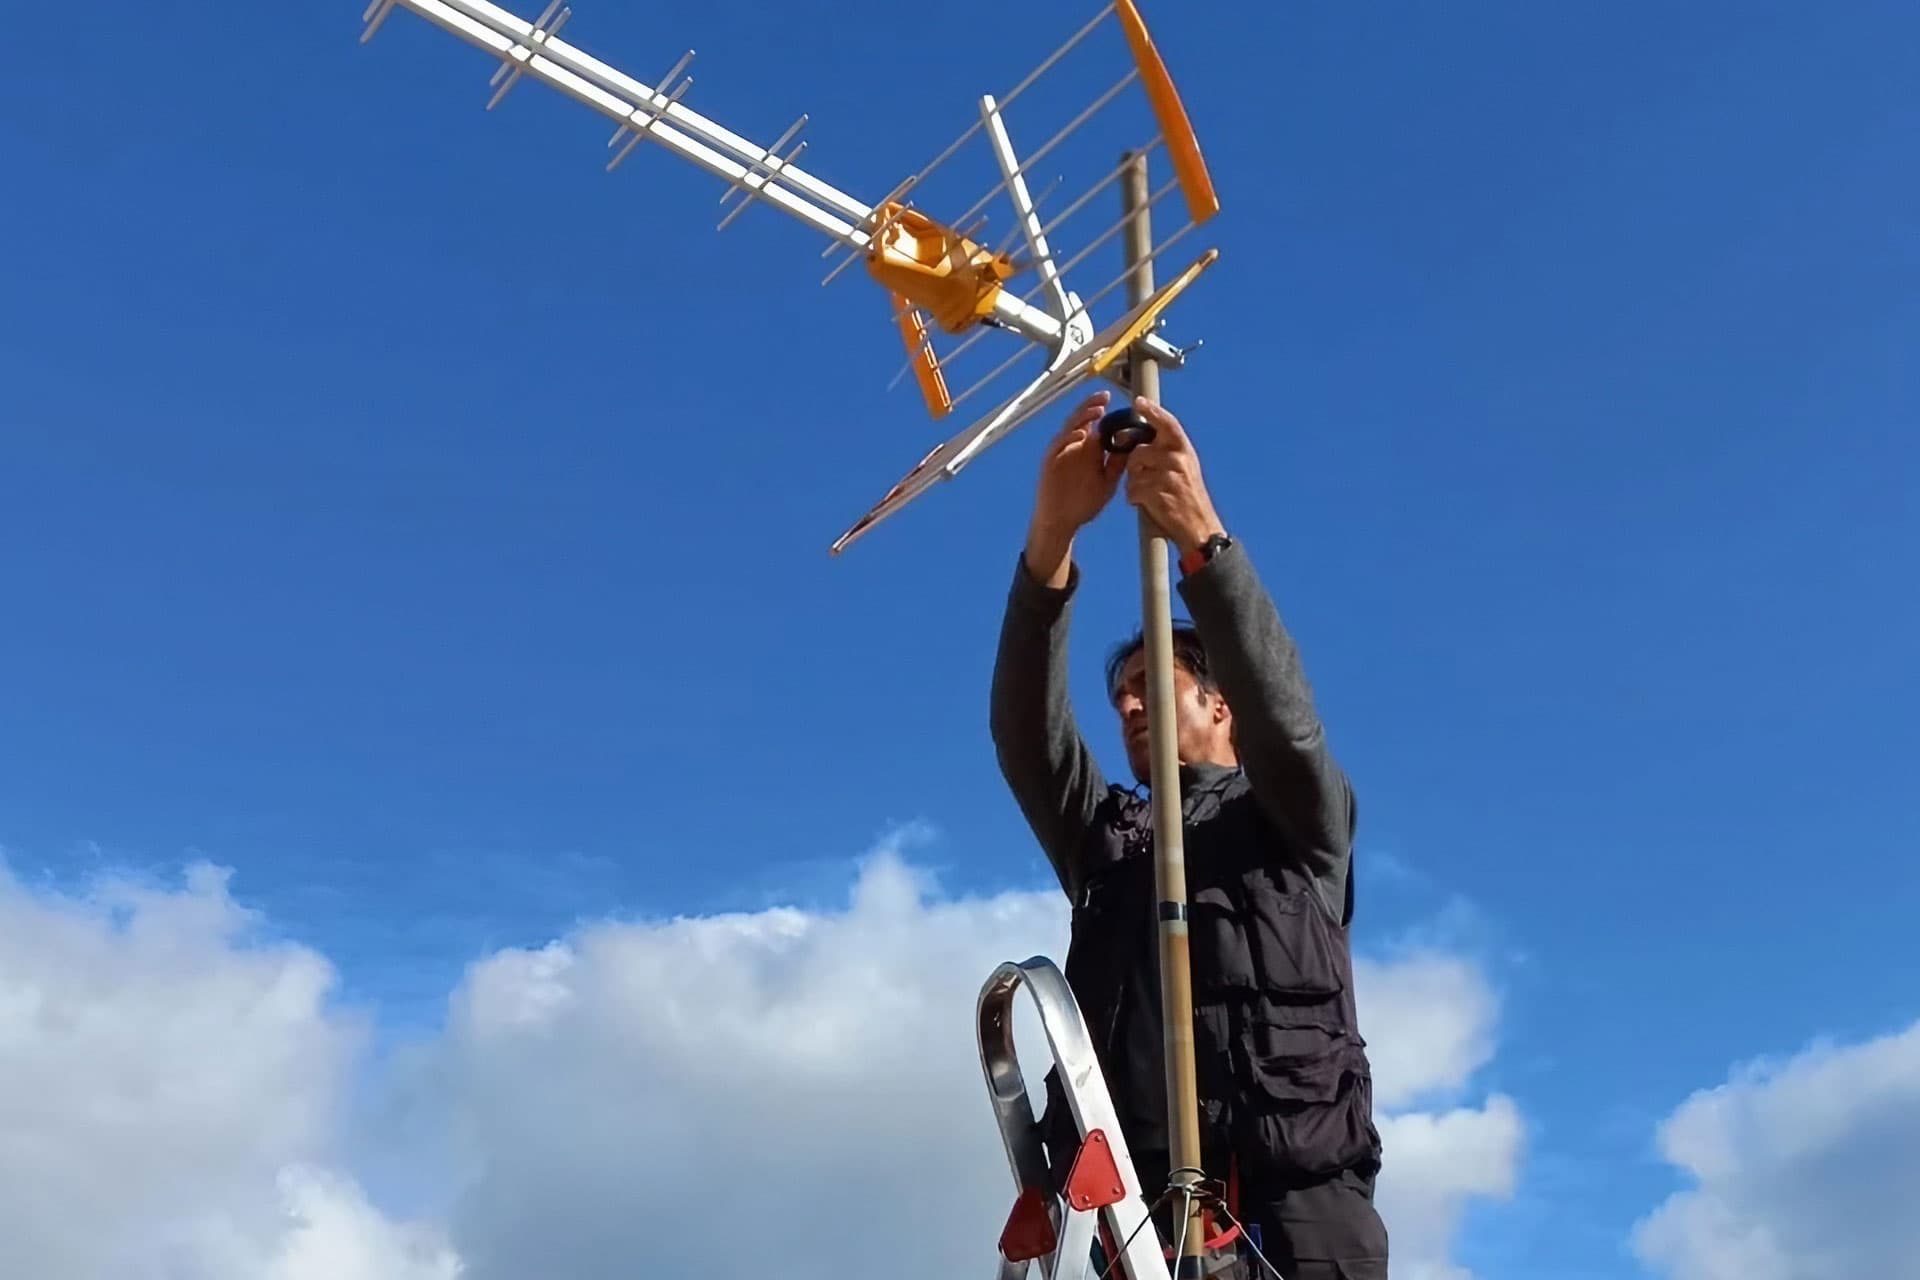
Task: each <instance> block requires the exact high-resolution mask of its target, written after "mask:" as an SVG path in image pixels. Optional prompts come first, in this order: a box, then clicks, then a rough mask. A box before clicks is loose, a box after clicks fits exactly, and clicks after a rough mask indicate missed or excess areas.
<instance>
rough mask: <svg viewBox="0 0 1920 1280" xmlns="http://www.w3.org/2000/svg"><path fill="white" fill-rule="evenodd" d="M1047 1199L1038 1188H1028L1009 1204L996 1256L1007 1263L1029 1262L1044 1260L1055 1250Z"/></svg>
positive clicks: (1056, 1245) (1056, 1242)
mask: <svg viewBox="0 0 1920 1280" xmlns="http://www.w3.org/2000/svg"><path fill="white" fill-rule="evenodd" d="M1050 1199H1051V1197H1049V1196H1048V1195H1046V1194H1045V1193H1043V1192H1042V1191H1041V1190H1040V1189H1039V1188H1038V1187H1028V1188H1027V1189H1026V1190H1025V1191H1022V1192H1021V1193H1020V1198H1019V1199H1017V1200H1015V1201H1014V1202H1013V1212H1012V1213H1010V1214H1008V1215H1007V1225H1006V1227H1005V1228H1004V1229H1003V1230H1002V1231H1001V1232H1000V1256H1001V1257H1003V1258H1005V1259H1006V1260H1007V1261H1008V1262H1032V1261H1033V1260H1034V1259H1035V1258H1044V1257H1046V1256H1047V1255H1049V1254H1051V1253H1052V1252H1053V1251H1054V1250H1055V1249H1056V1248H1058V1247H1059V1240H1058V1239H1057V1238H1056V1237H1055V1236H1054V1233H1053V1216H1052V1215H1051V1214H1050V1213H1049V1212H1048V1208H1047V1204H1048V1201H1049V1200H1050Z"/></svg>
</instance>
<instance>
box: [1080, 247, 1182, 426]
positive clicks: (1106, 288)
mask: <svg viewBox="0 0 1920 1280" xmlns="http://www.w3.org/2000/svg"><path fill="white" fill-rule="evenodd" d="M1199 225H1200V224H1199V223H1197V222H1189V223H1187V225H1186V226H1184V227H1182V228H1180V229H1179V230H1178V231H1176V232H1174V233H1173V234H1172V235H1170V236H1168V237H1167V238H1166V239H1165V240H1162V241H1161V242H1160V243H1159V245H1157V246H1156V247H1155V248H1154V249H1153V250H1152V251H1151V252H1150V253H1148V254H1147V255H1146V257H1144V258H1142V259H1140V261H1141V262H1152V261H1153V260H1154V259H1156V258H1158V257H1159V256H1160V255H1161V254H1163V253H1165V252H1166V251H1167V250H1169V249H1171V248H1173V246H1174V245H1175V244H1178V243H1179V241H1180V237H1181V236H1184V235H1185V234H1187V232H1189V231H1191V230H1193V229H1194V228H1195V227H1197V226H1199ZM1133 270H1134V269H1133V268H1132V267H1127V268H1126V269H1125V270H1123V271H1122V272H1121V273H1120V274H1119V275H1117V276H1115V277H1114V278H1113V279H1111V280H1109V281H1108V282H1107V283H1106V284H1104V285H1102V286H1101V287H1100V291H1099V292H1098V293H1096V294H1094V295H1093V296H1092V297H1091V298H1088V299H1087V300H1086V301H1085V302H1083V303H1081V304H1080V305H1081V306H1083V307H1086V308H1087V309H1088V310H1092V308H1093V304H1094V303H1096V302H1098V301H1100V299H1102V298H1104V297H1106V296H1107V295H1108V294H1110V293H1112V292H1113V291H1114V290H1115V289H1118V288H1119V287H1120V286H1121V285H1123V284H1125V283H1126V282H1127V277H1128V276H1130V275H1132V274H1133ZM1149 398H1151V397H1149Z"/></svg>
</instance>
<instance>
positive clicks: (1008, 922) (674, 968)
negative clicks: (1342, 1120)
mask: <svg viewBox="0 0 1920 1280" xmlns="http://www.w3.org/2000/svg"><path fill="white" fill-rule="evenodd" d="M256 923H257V922H255V921H253V920H252V919H251V918H250V917H248V916H247V915H246V913H244V912H243V911H241V910H240V909H239V908H237V907H236V906H235V905H234V904H233V902H232V901H231V899H230V898H228V896H227V894H226V887H225V883H224V881H223V879H222V878H221V877H220V876H219V875H218V874H217V873H213V872H210V871H205V870H201V871H196V872H195V873H194V875H193V876H192V878H191V879H190V881H189V883H188V885H187V886H186V887H185V888H184V889H182V890H180V891H177V892H159V891H135V890H131V889H127V888H125V887H116V888H112V889H110V890H108V891H105V892H103V893H101V894H96V895H93V896H92V897H90V898H89V899H87V900H85V901H72V900H67V899H57V898H50V897H47V896H45V895H38V894H30V893H27V892H24V891H23V890H21V889H20V888H19V887H18V886H17V885H14V884H12V883H11V882H7V881H0V1183H4V1184H6V1185H9V1186H23V1187H26V1188H28V1190H29V1192H30V1193H31V1194H32V1195H33V1196H34V1197H35V1198H33V1199H27V1198H25V1197H15V1198H14V1199H12V1200H11V1201H10V1202H7V1203H0V1239H9V1240H10V1241H12V1242H19V1241H22V1240H24V1241H25V1246H24V1247H25V1248H26V1250H27V1252H26V1254H25V1257H26V1259H27V1265H25V1266H24V1267H22V1268H21V1270H22V1273H23V1274H46V1275H60V1276H62V1277H73V1278H74V1280H92V1278H93V1277H96V1276H98V1277H106V1276H109V1275H111V1276H114V1277H133V1278H134V1280H145V1277H147V1276H154V1277H159V1276H162V1275H164V1276H165V1277H167V1280H238V1278H239V1277H241V1276H246V1277H249V1280H252V1278H253V1277H260V1276H265V1277H267V1278H268V1280H319V1277H322V1276H344V1275H351V1276H354V1277H356V1278H365V1280H453V1278H454V1277H456V1276H458V1277H459V1278H460V1280H523V1277H526V1276H530V1275H564V1276H567V1277H569V1278H570V1280H597V1278H598V1277H611V1276H624V1275H628V1274H632V1273H634V1272H635V1271H637V1270H647V1271H649V1272H658V1273H660V1274H693V1273H696V1272H697V1273H699V1274H704V1275H708V1276H712V1277H715V1278H716V1280H727V1277H732V1276H738V1277H742V1278H743V1280H744V1278H745V1277H748V1276H757V1275H761V1274H765V1273H766V1271H767V1269H768V1267H769V1266H775V1267H777V1269H778V1270H779V1271H780V1273H781V1274H782V1275H783V1276H786V1277H791V1278H792V1280H809V1278H810V1277H814V1276H820V1277H825V1276H828V1275H832V1276H833V1277H835V1280H864V1278H865V1277H875V1278H877V1277H880V1276H883V1275H884V1276H892V1275H894V1274H897V1273H898V1271H899V1268H900V1266H901V1259H903V1258H907V1259H921V1260H924V1262H925V1269H929V1270H937V1271H954V1272H958V1273H962V1274H964V1273H965V1271H966V1269H967V1268H969V1267H972V1268H975V1269H976V1271H977V1272H978V1273H982V1274H984V1273H985V1271H986V1270H987V1269H989V1268H990V1267H991V1266H992V1250H993V1247H994V1240H995V1238H996V1237H997V1235H998V1232H999V1228H1000V1226H1001V1222H1002V1220H1003V1218H1004V1215H1005V1212H1006V1209H1007V1207H1008V1204H1009V1200H1010V1195H1009V1192H1010V1181H1009V1178H1008V1175H1007V1171H1006V1162H1005V1157H1004V1155H1003V1153H1002V1152H1001V1150H1000V1146H999V1137H998V1134H997V1132H996V1130H995V1129H994V1126H993V1123H992V1118H991V1113H990V1110H989V1108H988V1104H987V1098H986V1090H985V1084H984V1082H983V1080H982V1079H981V1075H980V1070H979V1066H978V1057H977V1049H976V1046H975V1042H974V1031H973V1026H972V1017H971V1014H972V1009H973V1004H974V1000H975V997H976V995H977V993H978V990H979V987H980V984H981V982H982V981H983V980H984V979H985V977H986V976H987V974H988V972H989V971H990V970H991V968H992V967H993V966H994V965H995V964H997V963H999V962H1000V961H1002V960H1007V959H1024V958H1026V957H1027V956H1029V955H1033V954H1036V953H1042V954H1050V955H1055V956H1058V955H1060V954H1062V953H1063V951H1064V941H1065V936H1066V910H1065V903H1064V901H1063V900H1062V898H1061V896H1060V894H1059V893H1058V892H1057V891H1044V892H1033V893H1005V894H999V895H995V896H990V897H973V898H958V899H956V898H952V897H950V896H946V895H943V894H941V893H939V892H938V890H937V886H935V885H933V884H932V883H931V882H929V881H928V880H927V879H926V878H924V877H923V876H921V875H920V874H919V873H917V872H915V871H913V870H912V869H910V868H909V867H908V866H907V865H906V864H905V863H904V862H903V860H902V858H901V857H900V851H899V849H898V848H897V847H889V848H886V849H883V850H882V851H881V852H880V853H879V854H878V855H877V856H875V857H874V858H872V859H871V860H870V861H869V862H868V863H867V864H866V865H865V867H864V868H863V870H862V871H861V873H860V875H859V877H858V879H857V882H856V884H855V886H854V889H853V893H852V896H851V898H850V900H849V902H848V904H847V905H846V907H845V908H844V909H841V910H837V911H831V912H803V911H795V910H769V911H761V912H755V913H743V914H735V915H724V916H712V917H703V918H693V919H674V920H658V921H602V922H597V923H591V924H586V925H582V926H580V927H578V928H576V929H574V930H572V931H570V932H569V933H568V934H567V935H566V936H565V937H564V938H561V939H559V940H556V941H553V942H551V943H548V944H546V945H541V946H533V947H528V948H524V949H508V950H503V951H499V952H496V953H494V954H492V955H490V956H488V957H486V958H485V959H483V960H482V961H480V962H478V963H476V964H475V965H473V966H472V967H471V969H470V970H469V971H468V972H467V974H466V975H465V977H464V978H463V980H462V981H461V983H460V984H459V986H458V988H457V989H456V990H455V991H454V992H452V993H451V994H450V997H449V1004H448V1016H447V1025H446V1027H445V1028H444V1030H443V1031H442V1032H441V1033H440V1034H439V1035H438V1036H437V1037H436V1038H434V1039H433V1040H431V1041H430V1042H429V1043H428V1044H426V1045H424V1046H421V1047H420V1048H419V1051H418V1052H417V1053H416V1054H414V1055H411V1056H409V1057H406V1058H403V1059H401V1060H400V1066H399V1067H397V1068H394V1069H391V1070H389V1071H388V1072H387V1073H386V1074H384V1075H383V1076H382V1077H381V1079H380V1081H379V1083H378V1085H377V1087H376V1089H375V1090H374V1092H373V1094H371V1095H368V1096H362V1097H360V1098H358V1099H357V1102H358V1104H359V1111H358V1123H359V1124H361V1125H367V1124H372V1125H374V1126H377V1127H378V1128H379V1129H380V1130H381V1131H382V1132H383V1134H386V1135H395V1134H398V1135H402V1136H398V1137H391V1138H390V1140H389V1142H388V1146H389V1147H390V1148H395V1149H402V1150H404V1151H405V1152H406V1153H407V1154H408V1155H409V1157H410V1162H409V1163H408V1164H407V1166H406V1167H405V1169H404V1173H405V1174H406V1175H407V1177H406V1179H403V1180H408V1181H411V1183H412V1184H413V1185H414V1187H415V1189H416V1190H417V1191H419V1192H421V1193H422V1194H423V1195H424V1196H425V1197H426V1198H427V1199H428V1200H429V1201H431V1202H433V1203H435V1204H437V1205H441V1206H444V1213H436V1214H435V1215H434V1216H436V1217H437V1218H439V1219H441V1220H442V1221H443V1229H432V1228H428V1227H420V1226H412V1225H405V1224H401V1223H397V1222H395V1221H394V1220H393V1219H392V1218H391V1217H390V1216H389V1215H388V1214H387V1213H385V1212H383V1211H382V1209H381V1208H380V1207H378V1206H377V1205H376V1204H374V1203H372V1202H371V1201H370V1200H369V1197H368V1195H367V1193H366V1192H365V1190H364V1189H363V1187H362V1185H361V1184H360V1183H359V1182H357V1181H356V1180H355V1179H354V1178H353V1177H352V1176H351V1174H352V1172H354V1170H353V1169H352V1168H351V1166H352V1164H353V1159H352V1152H353V1151H354V1150H359V1151H360V1152H361V1153H362V1154H364V1152H365V1150H366V1147H365V1146H364V1145H363V1146H361V1147H359V1148H353V1147H352V1146H351V1145H350V1144H349V1142H348V1140H347V1135H348V1134H349V1133H350V1132H351V1126H352V1124H353V1123H354V1120H353V1117H351V1116H350V1115H349V1114H348V1103H349V1102H350V1101H355V1100H353V1099H349V1098H348V1096H347V1094H348V1091H349V1083H348V1082H349V1081H350V1080H352V1079H353V1078H354V1077H355V1076H356V1074H357V1073H360V1072H361V1071H362V1069H363V1067H364V1065H365V1063H364V1059H363V1058H361V1057H360V1056H359V1055H360V1052H361V1049H362V1036H361V1029H360V1028H359V1027H357V1026H356V1025H355V1024H354V1023H353V1022H352V1021H351V1020H349V1019H348V1018H347V1017H346V1016H344V1015H343V1014H341V1013H339V1012H337V1011H335V1010H334V1009H333V1008H331V1007H330V1005H329V1003H328V1001H329V998H330V996H331V993H332V989H333V974H332V971H331V969H330V967H329V966H328V965H327V963H326V961H325V960H324V959H323V958H322V957H320V956H318V955H317V954H315V953H313V952H312V951H310V950H307V949H304V948H300V947H295V946H287V945H279V944H272V943H267V942H260V941H257V940H254V939H252V938H250V937H248V936H247V935H248V932H249V930H250V928H251V927H252V926H253V925H254V924H256ZM1359 981H1360V983H1361V986H1362V991H1361V1000H1362V1016H1363V1019H1364V1021H1365V1027H1366V1030H1367V1033H1368V1036H1369V1039H1370V1041H1371V1042H1372V1044H1373V1047H1374V1051H1375V1054H1376V1060H1377V1061H1378V1062H1379V1064H1380V1093H1379V1097H1380V1104H1381V1110H1382V1115H1381V1119H1380V1123H1381V1128H1382V1130H1383V1132H1384V1133H1385V1136H1386V1139H1387V1142H1388V1161H1389V1164H1388V1169H1387V1171H1386V1173H1385V1174H1384V1175H1383V1178H1382V1183H1381V1189H1380V1197H1381V1204H1382V1208H1383V1212H1384V1213H1385V1214H1386V1216H1387V1218H1388V1223H1389V1228H1390V1230H1391V1231H1392V1232H1393V1233H1394V1248H1395V1274H1396V1275H1404V1276H1407V1277H1409V1278H1411V1280H1422V1278H1425V1280H1441V1278H1442V1277H1447V1278H1449V1280H1451V1278H1452V1277H1455V1276H1458V1275H1459V1274H1460V1273H1459V1272H1457V1271H1454V1270H1452V1269H1450V1264H1449V1261H1448V1254H1449V1251H1450V1243H1451V1239H1452V1234H1453V1231H1454V1228H1455V1224H1456V1223H1457V1221H1458V1218H1459V1215H1460V1212H1461V1209H1462V1208H1463V1206H1464V1205H1465V1204H1466V1202H1467V1201H1468V1200H1469V1199H1470V1198H1473V1197H1478V1196H1501V1195H1504V1194H1506V1192H1507V1190H1508V1188H1509V1187H1510V1185H1511V1182H1512V1178H1513V1176H1514V1170H1515V1168H1516V1165H1517V1162H1518V1158H1519V1155H1518V1153H1519V1146H1520V1124H1519V1120H1518V1117H1517V1114H1516V1112H1515V1110H1514V1108H1513V1106H1512V1104H1511V1102H1510V1101H1508V1100H1506V1099H1504V1098H1500V1097H1494V1098H1490V1099H1476V1098H1472V1097H1469V1096H1468V1093H1469V1087H1470V1085H1471V1082H1472V1077H1473V1076H1474V1074H1475V1072H1476V1071H1477V1070H1478V1068H1479V1067H1480V1066H1482V1065H1483V1064H1484V1063H1485V1062H1486V1061H1487V1060H1488V1058H1489V1057H1490V1056H1491V1054H1492V1052H1493V1032H1494V1027H1495V1023H1496V1021H1497V1007H1496V1003H1495V1001H1494V1000H1493V998H1492V996H1491V994H1490V993H1489V991H1488V989H1487V987H1486V984H1485V982H1484V979H1482V978H1481V977H1480V975H1479V974H1478V973H1477V971H1476V970H1474V969H1473V968H1472V967H1471V966H1470V965H1467V964H1466V963H1464V962H1462V961H1461V960H1459V959H1458V958H1457V957H1454V956H1451V955H1448V954H1446V953H1444V952H1424V953H1418V954H1414V955H1411V956H1406V957H1402V958H1400V959H1397V960H1395V961H1393V962H1391V963H1372V964H1364V965H1363V966H1362V968H1361V972H1360V975H1359ZM1025 1030H1026V1032H1027V1034H1026V1036H1025V1038H1024V1041H1023V1045H1024V1047H1025V1049H1026V1050H1027V1052H1028V1053H1029V1054H1033V1053H1037V1052H1040V1049H1039V1047H1038V1043H1037V1039H1036V1037H1035V1036H1033V1035H1032V1034H1031V1033H1032V1030H1033V1028H1032V1027H1031V1026H1030V1025H1029V1026H1027V1027H1026V1028H1025ZM1032 1078H1033V1079H1034V1081H1035V1083H1036V1087H1037V1081H1038V1071H1037V1070H1036V1071H1035V1072H1034V1073H1033V1076H1032ZM1422 1107H1425V1108H1428V1109H1424V1110H1423V1109H1419V1108H1422ZM16 1113H17V1114H16ZM29 1117H30V1119H29ZM48 1152H55V1153H59V1157H58V1161H57V1162H56V1164H55V1167H53V1168H52V1169H51V1170H49V1168H48V1165H47V1154H46V1153H48ZM389 1154H391V1152H390V1151H389ZM360 1172H362V1173H364V1170H361V1171H360ZM385 1172H387V1173H388V1174H392V1173H393V1172H394V1170H386V1171H385ZM143 1268H144V1269H143Z"/></svg>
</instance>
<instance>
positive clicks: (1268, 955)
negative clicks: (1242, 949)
mask: <svg viewBox="0 0 1920 1280" xmlns="http://www.w3.org/2000/svg"><path fill="white" fill-rule="evenodd" d="M1249 887H1250V893H1249V895H1248V897H1249V902H1248V906H1249V907H1250V908H1251V910H1250V911H1249V915H1250V916H1251V917H1252V918H1251V920H1250V921H1249V922H1248V923H1249V928H1248V931H1247V944H1248V946H1250V947H1251V948H1252V950H1253V963H1254V966H1255V968H1256V969H1257V970H1258V972H1259V975H1260V983H1259V985H1260V990H1261V991H1262V992H1264V993H1267V994H1269V995H1272V996H1276V997H1279V998H1280V999H1284V1000H1298V1001H1303V1002H1309V1003H1317V1002H1319V1001H1323V1000H1326V999H1328V998H1330V997H1332V996H1336V995H1338V994H1340V992H1341V991H1343V990H1345V985H1344V984H1343V983H1342V982H1341V981H1340V971H1339V969H1338V967H1337V966H1336V965H1335V963H1334V956H1333V938H1332V937H1331V936H1330V933H1329V926H1328V924H1327V918H1326V915H1325V914H1324V913H1323V912H1322V911H1321V910H1320V907H1319V904H1318V903H1317V902H1316V901H1315V900H1314V895H1313V891H1312V890H1310V889H1302V890H1297V891H1295V892H1293V893H1283V892H1281V890H1280V889H1279V887H1278V886H1276V885H1275V884H1273V883H1272V882H1271V881H1269V880H1266V879H1264V878H1262V879H1256V880H1254V881H1253V882H1252V883H1251V885H1250V886H1249Z"/></svg>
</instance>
